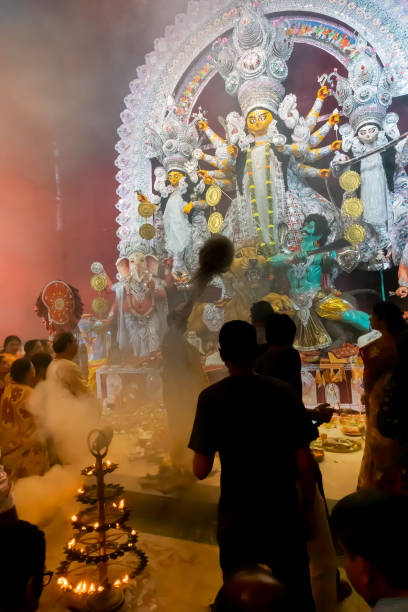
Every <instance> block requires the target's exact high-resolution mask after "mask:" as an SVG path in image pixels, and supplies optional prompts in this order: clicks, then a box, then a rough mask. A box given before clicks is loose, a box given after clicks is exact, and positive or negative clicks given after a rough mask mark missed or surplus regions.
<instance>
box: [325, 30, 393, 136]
mask: <svg viewBox="0 0 408 612" xmlns="http://www.w3.org/2000/svg"><path fill="white" fill-rule="evenodd" d="M328 81H329V83H330V84H331V86H332V88H333V90H334V91H333V93H334V96H335V98H336V99H337V101H338V103H339V105H340V106H341V107H342V110H343V113H344V115H345V116H346V117H348V118H349V121H350V125H351V128H352V129H353V132H354V133H355V134H356V133H357V132H358V130H359V129H360V128H361V127H363V125H366V124H367V123H375V124H376V125H378V126H379V127H382V125H383V123H384V120H385V117H386V113H387V108H388V107H389V106H390V104H391V102H392V98H393V95H394V94H395V93H397V87H398V76H397V72H396V69H395V67H394V66H393V65H390V64H387V65H386V66H385V67H384V68H382V67H381V65H380V63H379V61H378V59H377V57H376V55H375V52H374V50H373V49H371V48H370V47H368V45H367V43H366V41H365V40H364V39H362V38H361V37H359V38H358V40H357V42H356V50H355V52H354V56H353V57H352V60H351V67H350V69H349V74H348V77H347V78H346V77H342V76H340V75H338V74H337V72H336V71H334V72H332V73H331V74H330V75H329V77H328Z"/></svg>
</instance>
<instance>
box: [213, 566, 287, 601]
mask: <svg viewBox="0 0 408 612" xmlns="http://www.w3.org/2000/svg"><path fill="white" fill-rule="evenodd" d="M224 591H225V595H224V602H223V605H221V606H220V607H221V610H220V612H232V611H234V612H238V611H241V612H272V611H273V612H283V610H287V608H286V606H285V607H284V604H285V596H286V593H285V587H284V586H283V585H282V583H281V582H279V581H278V580H277V579H276V578H275V577H274V576H273V574H272V572H271V570H270V569H269V568H264V567H261V566H256V567H248V568H243V569H241V570H239V571H237V572H236V573H235V574H233V575H232V576H231V577H230V578H229V579H228V580H227V581H226V582H225V585H224Z"/></svg>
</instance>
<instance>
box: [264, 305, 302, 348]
mask: <svg viewBox="0 0 408 612" xmlns="http://www.w3.org/2000/svg"><path fill="white" fill-rule="evenodd" d="M295 336H296V325H295V323H294V322H293V321H292V319H291V318H290V316H289V315H287V314H279V313H277V312H274V313H273V314H271V315H270V317H268V319H267V321H266V323H265V337H266V341H267V343H268V344H271V345H274V344H276V345H279V346H292V344H293V342H294V341H295Z"/></svg>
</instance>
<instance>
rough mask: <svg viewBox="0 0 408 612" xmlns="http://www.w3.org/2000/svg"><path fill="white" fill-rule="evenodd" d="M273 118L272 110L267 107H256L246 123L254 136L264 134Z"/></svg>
mask: <svg viewBox="0 0 408 612" xmlns="http://www.w3.org/2000/svg"><path fill="white" fill-rule="evenodd" d="M272 120H273V116H272V113H271V111H268V110H266V109H265V108H256V109H255V110H253V111H251V112H250V113H249V115H248V117H247V120H246V124H247V128H248V132H249V133H250V134H252V135H253V136H264V135H265V134H266V133H267V131H268V127H269V124H270V123H271V121H272Z"/></svg>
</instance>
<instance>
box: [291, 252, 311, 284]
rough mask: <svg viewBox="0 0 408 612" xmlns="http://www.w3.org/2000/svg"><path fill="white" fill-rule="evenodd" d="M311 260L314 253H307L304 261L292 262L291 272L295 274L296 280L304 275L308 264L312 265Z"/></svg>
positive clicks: (308, 266)
mask: <svg viewBox="0 0 408 612" xmlns="http://www.w3.org/2000/svg"><path fill="white" fill-rule="evenodd" d="M313 261H314V255H309V256H308V257H307V258H306V261H300V262H298V263H293V264H292V269H293V274H294V275H295V277H296V278H297V280H300V279H301V278H303V277H304V275H305V274H306V272H307V270H308V268H310V266H311V265H312V263H313Z"/></svg>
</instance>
